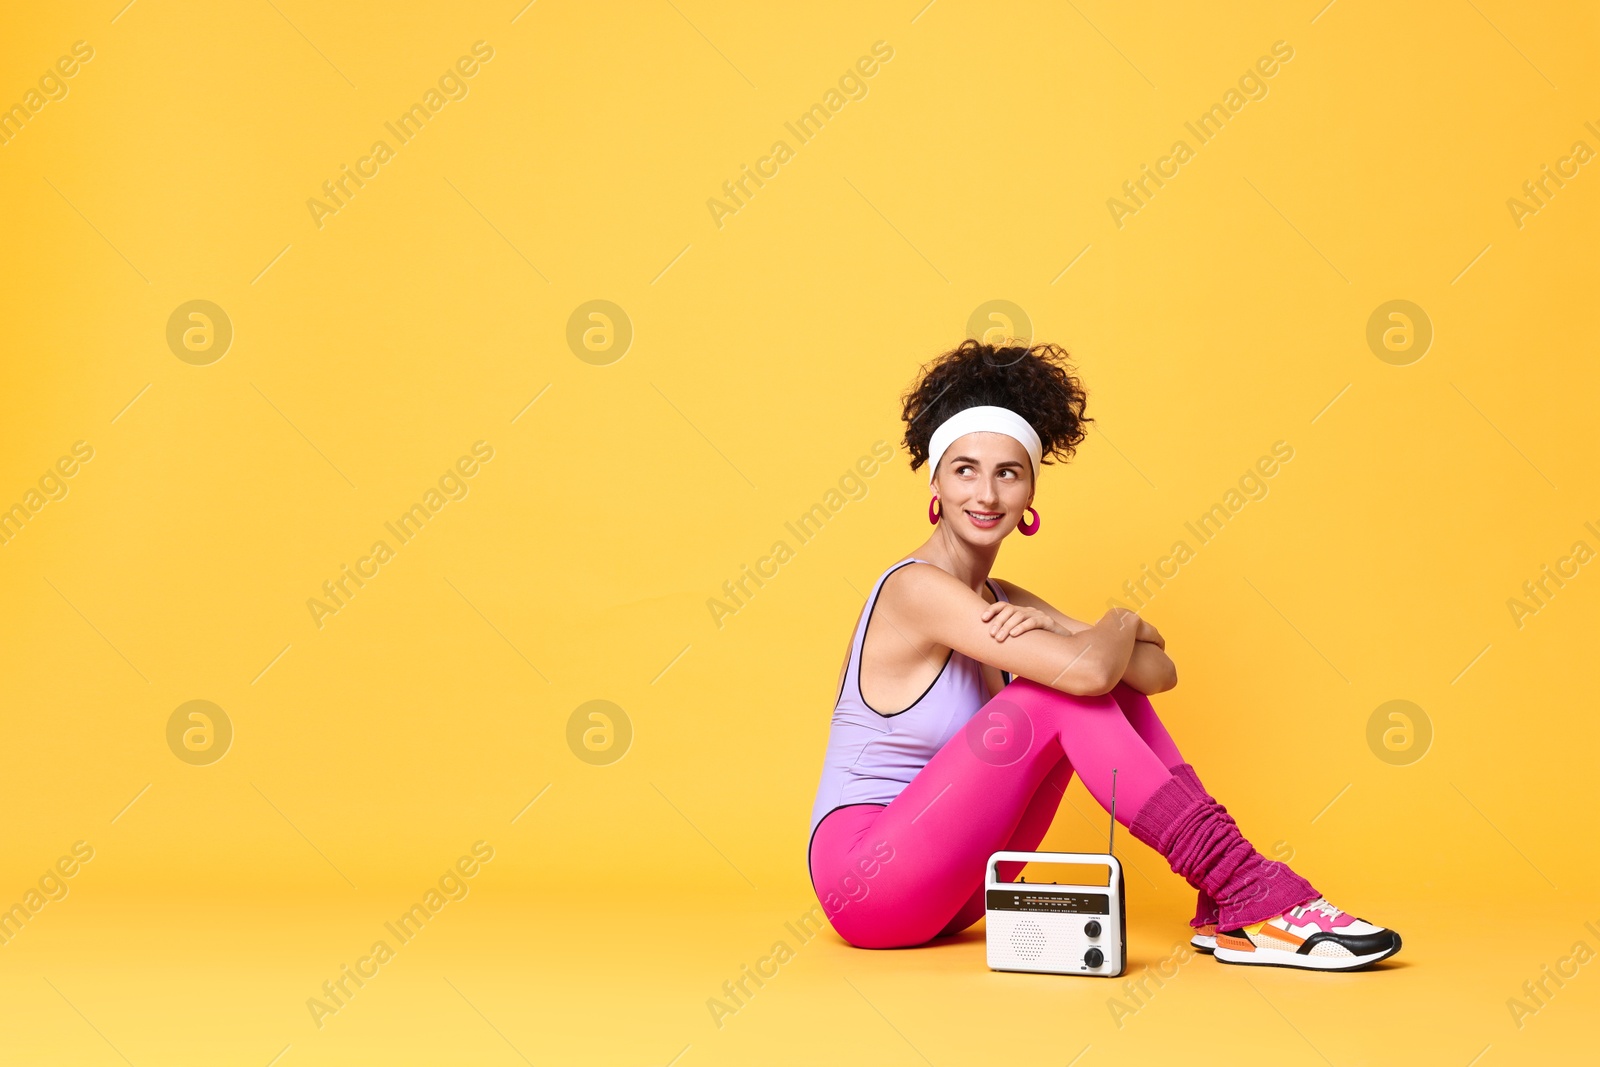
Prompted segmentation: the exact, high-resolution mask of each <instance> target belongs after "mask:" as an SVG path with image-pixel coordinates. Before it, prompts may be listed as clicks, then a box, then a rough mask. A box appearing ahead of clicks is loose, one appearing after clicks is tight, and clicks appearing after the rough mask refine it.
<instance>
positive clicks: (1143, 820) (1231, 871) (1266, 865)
mask: <svg viewBox="0 0 1600 1067" xmlns="http://www.w3.org/2000/svg"><path fill="white" fill-rule="evenodd" d="M1128 830H1129V832H1130V833H1132V834H1133V836H1134V837H1136V838H1138V839H1139V840H1140V841H1143V842H1144V843H1145V844H1147V845H1149V846H1150V847H1151V848H1153V849H1155V850H1156V851H1157V852H1160V853H1161V854H1162V855H1163V856H1165V857H1166V859H1167V862H1168V864H1169V865H1170V866H1171V867H1172V869H1173V871H1174V872H1176V873H1178V874H1180V875H1182V876H1183V877H1184V878H1185V879H1186V880H1188V881H1189V882H1190V883H1191V884H1192V885H1194V886H1196V888H1197V889H1199V890H1202V891H1203V892H1205V893H1206V894H1207V895H1209V896H1210V897H1211V898H1212V899H1213V900H1215V901H1216V903H1217V910H1218V914H1217V928H1218V929H1219V930H1233V929H1237V928H1238V927H1240V926H1245V925H1247V924H1249V923H1253V922H1260V921H1262V920H1264V919H1271V918H1274V917H1275V916H1278V915H1282V914H1283V913H1284V912H1285V911H1288V910H1289V909H1290V908H1292V907H1295V906H1296V905H1300V904H1308V903H1310V902H1311V901H1313V900H1315V899H1317V897H1319V896H1321V895H1322V894H1321V893H1319V892H1317V890H1316V889H1315V888H1314V887H1313V886H1312V885H1311V883H1310V882H1308V881H1306V880H1305V879H1304V878H1302V877H1300V876H1299V875H1298V874H1296V873H1295V872H1294V871H1293V870H1291V869H1290V868H1289V867H1288V865H1287V864H1283V863H1279V862H1278V861H1276V860H1269V859H1267V858H1265V857H1264V856H1262V855H1261V853H1259V852H1257V851H1256V850H1255V847H1254V846H1252V845H1251V844H1250V842H1249V841H1246V840H1245V838H1244V835H1243V834H1241V833H1240V832H1239V827H1238V825H1237V824H1236V823H1235V822H1234V820H1233V816H1231V815H1229V814H1228V811H1227V809H1226V808H1224V807H1223V806H1222V805H1221V804H1219V803H1217V802H1216V801H1215V800H1213V799H1212V798H1211V797H1210V796H1208V795H1207V793H1206V791H1205V790H1204V789H1203V788H1202V787H1201V786H1200V784H1199V778H1198V777H1196V776H1195V775H1194V774H1193V773H1192V768H1191V772H1190V773H1184V774H1179V773H1174V774H1173V775H1172V776H1171V777H1170V778H1168V779H1167V781H1166V782H1164V783H1163V784H1162V785H1161V787H1160V788H1158V789H1156V790H1155V792H1153V793H1152V794H1151V795H1150V799H1149V800H1147V801H1145V803H1144V805H1143V806H1142V807H1140V808H1139V810H1138V812H1137V813H1136V814H1135V815H1134V817H1133V822H1132V824H1131V825H1130V826H1129V827H1128Z"/></svg>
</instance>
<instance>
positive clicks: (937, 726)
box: [811, 558, 1011, 835]
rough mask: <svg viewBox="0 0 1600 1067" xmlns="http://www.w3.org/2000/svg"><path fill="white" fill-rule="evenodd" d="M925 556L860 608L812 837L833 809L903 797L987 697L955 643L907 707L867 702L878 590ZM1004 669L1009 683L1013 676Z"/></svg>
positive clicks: (973, 664) (979, 668)
mask: <svg viewBox="0 0 1600 1067" xmlns="http://www.w3.org/2000/svg"><path fill="white" fill-rule="evenodd" d="M928 562H929V561H928V560H924V559H916V558H912V559H907V560H904V561H902V562H900V563H897V564H895V565H894V566H893V567H890V568H889V569H888V570H886V571H884V572H883V574H881V575H879V576H878V580H877V582H876V583H875V584H874V585H873V587H872V593H871V594H870V595H869V596H868V597H867V603H866V606H865V607H863V608H862V609H861V619H860V621H859V622H857V623H856V634H855V638H854V639H853V640H852V642H851V644H850V662H849V665H848V666H846V667H845V672H844V681H843V683H842V684H841V685H840V687H839V695H838V697H837V698H836V699H835V702H834V707H833V721H832V723H831V724H830V725H829V727H828V749H827V753H826V754H825V755H824V756H823V760H822V781H821V782H820V783H819V784H818V786H817V797H816V801H815V802H814V803H813V804H812V806H811V832H812V834H813V835H814V834H815V833H816V830H817V824H818V823H820V822H821V821H822V820H823V818H824V817H825V816H826V815H827V814H828V813H829V812H831V811H832V810H833V809H834V808H840V807H845V806H846V805H850V804H888V803H889V801H891V800H893V799H894V798H895V797H897V796H899V795H900V791H901V790H902V789H904V788H905V787H906V786H907V785H908V784H910V782H911V779H912V778H913V777H915V776H916V773H917V772H918V771H920V770H922V768H923V767H924V766H926V765H927V763H928V761H929V760H930V759H932V758H933V755H934V753H936V752H938V751H939V749H941V748H943V747H944V745H945V743H946V742H947V741H949V740H950V739H951V738H952V737H954V736H955V735H956V733H957V732H958V731H959V730H960V729H961V727H963V726H964V725H966V723H967V720H968V719H970V718H972V716H973V715H975V714H976V713H977V711H978V709H979V708H981V707H983V705H984V704H986V703H988V701H989V690H988V688H987V687H986V686H985V685H984V681H983V665H982V664H981V663H979V662H978V661H977V660H975V659H973V658H972V657H970V656H966V655H963V654H962V653H960V652H957V651H956V650H955V649H953V648H952V649H951V650H950V655H949V656H948V657H947V658H946V659H945V663H944V667H943V669H941V670H940V672H939V676H938V677H937V678H935V679H934V680H933V684H932V685H930V686H928V688H927V689H925V690H923V693H922V695H921V696H920V697H918V698H917V699H916V700H915V701H914V702H913V703H912V705H911V706H910V707H909V708H906V709H905V710H904V711H896V712H891V713H889V714H883V713H880V712H878V711H875V710H873V709H872V708H871V707H869V706H868V705H867V701H866V698H865V697H863V696H862V695H861V645H862V642H863V641H864V640H865V639H866V634H867V624H868V623H870V622H871V621H872V611H873V608H874V607H876V606H877V603H878V591H879V590H880V589H882V588H883V583H884V580H885V579H886V578H888V577H889V575H891V574H893V573H894V572H895V571H897V570H899V569H900V568H901V567H905V566H909V565H910V564H912V563H928ZM986 580H987V579H986ZM988 581H989V588H990V589H991V590H993V591H994V596H995V599H996V600H1001V601H1003V600H1005V599H1006V595H1005V594H1004V593H1002V592H1001V591H1000V587H999V586H998V585H997V584H996V583H995V582H993V581H992V580H988ZM1001 673H1002V674H1003V675H1004V677H1005V682H1006V684H1007V685H1009V684H1010V683H1011V675H1010V674H1009V673H1007V672H1004V671H1002V672H1001Z"/></svg>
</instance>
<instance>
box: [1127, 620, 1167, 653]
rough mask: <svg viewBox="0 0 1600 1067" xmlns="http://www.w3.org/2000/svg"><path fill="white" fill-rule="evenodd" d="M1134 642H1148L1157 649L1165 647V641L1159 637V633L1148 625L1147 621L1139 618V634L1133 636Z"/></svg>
mask: <svg viewBox="0 0 1600 1067" xmlns="http://www.w3.org/2000/svg"><path fill="white" fill-rule="evenodd" d="M1133 639H1134V640H1135V641H1148V642H1150V643H1151V644H1152V645H1155V646H1156V647H1157V648H1161V649H1164V648H1166V647H1167V639H1166V638H1165V637H1162V636H1161V631H1160V630H1157V629H1156V628H1155V627H1154V626H1151V625H1150V622H1149V620H1147V619H1145V618H1144V617H1143V616H1140V617H1139V632H1138V633H1137V634H1135V635H1134V638H1133Z"/></svg>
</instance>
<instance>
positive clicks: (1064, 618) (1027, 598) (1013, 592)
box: [995, 578, 1094, 634]
mask: <svg viewBox="0 0 1600 1067" xmlns="http://www.w3.org/2000/svg"><path fill="white" fill-rule="evenodd" d="M995 584H997V585H999V586H1000V588H1001V590H1002V591H1003V592H1004V593H1005V594H1006V599H1007V600H1009V601H1011V603H1013V604H1021V605H1022V606H1023V607H1025V608H1036V609H1038V610H1039V611H1042V612H1044V613H1045V614H1046V615H1048V616H1050V617H1051V618H1052V619H1054V620H1055V621H1056V624H1057V625H1058V626H1060V627H1061V629H1062V630H1063V631H1065V632H1066V633H1069V634H1075V633H1077V632H1078V631H1079V630H1087V629H1089V627H1090V626H1092V625H1094V624H1093V623H1087V622H1083V621H1081V620H1078V619H1074V618H1073V617H1072V616H1071V615H1068V614H1066V613H1065V612H1063V611H1058V610H1056V608H1054V607H1052V606H1051V605H1049V604H1046V603H1045V602H1044V600H1043V599H1041V598H1040V597H1037V596H1034V595H1033V594H1032V593H1030V592H1028V591H1027V590H1026V589H1024V588H1022V586H1020V585H1015V584H1013V583H1011V582H1008V581H1006V580H1004V579H1003V578H996V579H995Z"/></svg>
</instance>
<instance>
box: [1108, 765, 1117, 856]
mask: <svg viewBox="0 0 1600 1067" xmlns="http://www.w3.org/2000/svg"><path fill="white" fill-rule="evenodd" d="M1116 838H1117V769H1116V768H1115V767H1113V768H1111V832H1110V833H1108V834H1106V854H1107V855H1110V854H1111V844H1112V842H1113V841H1115V840H1116Z"/></svg>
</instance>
